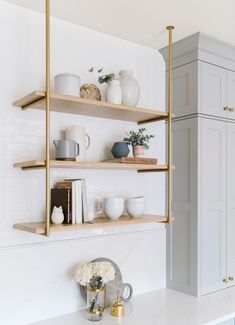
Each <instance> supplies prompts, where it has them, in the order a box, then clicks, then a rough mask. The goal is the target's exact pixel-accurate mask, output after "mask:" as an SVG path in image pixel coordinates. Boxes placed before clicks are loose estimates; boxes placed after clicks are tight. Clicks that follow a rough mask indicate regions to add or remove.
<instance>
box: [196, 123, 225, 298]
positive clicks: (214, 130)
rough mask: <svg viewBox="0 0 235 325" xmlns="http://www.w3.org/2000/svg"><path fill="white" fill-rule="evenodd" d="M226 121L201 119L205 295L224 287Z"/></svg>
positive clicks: (202, 282) (202, 276) (202, 280)
mask: <svg viewBox="0 0 235 325" xmlns="http://www.w3.org/2000/svg"><path fill="white" fill-rule="evenodd" d="M226 131H227V127H226V122H223V121H217V120H210V119H205V118H204V119H202V141H201V142H202V147H201V149H202V151H201V160H202V162H201V193H200V192H199V193H198V195H199V200H200V199H201V202H202V205H201V208H202V213H201V218H200V223H199V229H200V231H199V243H200V288H201V290H200V291H201V294H207V293H209V292H213V291H216V290H219V289H222V288H225V287H226V283H225V282H223V279H225V278H226V275H227V272H226V271H227V270H226V269H227V268H226V263H227V261H226V260H227V258H226V252H227V250H226V231H227V229H226V219H227V217H226V186H227V181H226V175H227V173H226V162H227V159H226Z"/></svg>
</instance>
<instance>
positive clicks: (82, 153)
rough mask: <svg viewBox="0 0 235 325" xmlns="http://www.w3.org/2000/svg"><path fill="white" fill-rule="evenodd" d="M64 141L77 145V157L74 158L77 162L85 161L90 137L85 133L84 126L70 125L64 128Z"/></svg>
mask: <svg viewBox="0 0 235 325" xmlns="http://www.w3.org/2000/svg"><path fill="white" fill-rule="evenodd" d="M66 139H67V140H73V141H75V142H76V143H78V144H79V156H77V157H76V160H77V161H85V160H86V150H87V149H88V148H89V146H90V137H89V135H88V134H86V132H85V128H84V126H81V125H72V126H70V127H67V128H66Z"/></svg>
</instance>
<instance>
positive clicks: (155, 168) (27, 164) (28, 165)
mask: <svg viewBox="0 0 235 325" xmlns="http://www.w3.org/2000/svg"><path fill="white" fill-rule="evenodd" d="M13 166H14V167H16V168H22V169H35V168H36V169H38V168H45V160H30V161H22V162H17V163H14V165H13ZM50 167H51V168H71V169H73V168H75V169H76V168H77V169H111V170H113V169H117V170H136V171H140V172H144V171H147V172H149V171H152V172H167V171H168V165H156V164H125V163H115V162H102V161H97V162H79V161H60V160H51V161H50Z"/></svg>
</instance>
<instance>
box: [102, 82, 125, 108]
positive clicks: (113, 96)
mask: <svg viewBox="0 0 235 325" xmlns="http://www.w3.org/2000/svg"><path fill="white" fill-rule="evenodd" d="M106 101H107V102H109V103H114V104H121V102H122V90H121V87H120V82H119V80H112V81H110V82H109V84H108V87H107V90H106Z"/></svg>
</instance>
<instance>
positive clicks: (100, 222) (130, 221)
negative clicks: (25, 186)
mask: <svg viewBox="0 0 235 325" xmlns="http://www.w3.org/2000/svg"><path fill="white" fill-rule="evenodd" d="M167 220H168V218H167V217H165V216H154V215H143V216H142V217H140V218H131V217H129V216H128V215H124V216H122V217H120V218H119V219H118V220H114V221H113V220H110V219H109V218H107V217H99V218H96V219H94V221H93V223H92V224H90V223H83V224H77V225H72V224H62V225H53V224H51V226H50V231H51V232H60V231H74V230H79V229H94V228H103V227H112V226H126V225H136V224H145V223H155V222H167ZM13 228H14V229H18V230H22V231H26V232H30V233H34V234H39V235H43V234H45V222H29V223H18V224H14V226H13Z"/></svg>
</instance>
